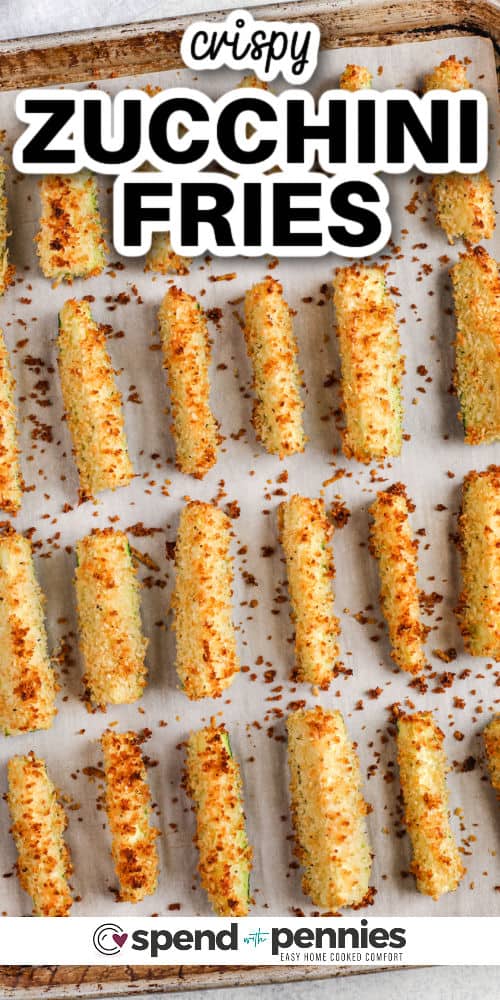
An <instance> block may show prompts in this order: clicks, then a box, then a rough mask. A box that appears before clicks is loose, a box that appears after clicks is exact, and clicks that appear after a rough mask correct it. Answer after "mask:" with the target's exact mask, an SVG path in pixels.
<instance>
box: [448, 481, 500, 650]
mask: <svg viewBox="0 0 500 1000" xmlns="http://www.w3.org/2000/svg"><path fill="white" fill-rule="evenodd" d="M458 523H459V532H460V549H461V556H462V593H461V595H460V599H459V604H458V620H459V624H460V628H461V631H462V635H463V639H464V645H465V648H466V650H467V652H468V653H470V654H471V655H472V656H490V657H491V658H492V659H494V660H496V661H497V662H498V661H500V466H498V465H492V466H490V467H489V468H488V469H487V470H486V471H485V472H469V473H468V475H467V476H466V477H465V479H464V486H463V494H462V510H461V513H460V516H459V522H458Z"/></svg>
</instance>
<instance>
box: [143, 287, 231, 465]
mask: <svg viewBox="0 0 500 1000" xmlns="http://www.w3.org/2000/svg"><path fill="white" fill-rule="evenodd" d="M158 320H159V325H160V338H161V345H162V348H163V357H164V366H165V369H166V372H167V378H168V385H169V388H170V398H171V403H172V416H173V425H172V430H173V433H174V437H175V442H176V455H177V467H178V468H179V469H180V471H181V472H184V473H186V474H187V475H192V476H195V477H196V479H203V476H205V475H206V473H207V472H208V470H209V469H211V468H212V466H213V465H215V463H216V461H217V445H218V431H217V422H216V420H215V417H214V415H213V413H212V411H211V409H210V379H209V366H210V345H209V341H208V330H207V321H206V319H205V315H204V313H203V310H202V309H201V306H200V304H199V303H198V302H197V301H196V299H195V297H194V296H193V295H188V293H187V292H183V291H182V290H181V289H180V288H175V286H174V287H172V288H169V290H168V292H167V294H166V295H165V297H164V299H163V302H162V304H161V307H160V311H159V314H158Z"/></svg>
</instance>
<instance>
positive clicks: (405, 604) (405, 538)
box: [370, 483, 426, 674]
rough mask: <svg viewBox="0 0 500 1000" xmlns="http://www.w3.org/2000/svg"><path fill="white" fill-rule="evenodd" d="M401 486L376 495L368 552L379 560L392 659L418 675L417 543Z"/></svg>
mask: <svg viewBox="0 0 500 1000" xmlns="http://www.w3.org/2000/svg"><path fill="white" fill-rule="evenodd" d="M413 509H414V508H413V504H411V503H410V501H409V500H408V497H407V495H406V489H405V487H404V486H403V483H394V485H393V486H390V487H389V489H387V490H383V491H382V492H381V493H378V495H377V498H376V500H375V501H374V502H373V503H372V505H371V515H372V519H373V520H372V524H371V531H370V543H371V551H372V554H373V555H374V556H375V558H376V559H377V560H378V566H379V576H380V602H381V605H382V611H383V613H384V617H385V620H386V622H387V626H388V629H389V637H390V640H391V646H392V649H391V655H392V658H393V660H394V662H395V663H397V665H398V667H400V668H401V670H407V671H408V672H409V673H410V674H418V673H419V671H420V670H422V668H423V667H424V666H425V655H424V649H423V641H424V639H425V635H426V630H425V628H424V626H423V625H422V623H421V620H420V604H419V596H420V592H419V587H418V583H417V553H418V543H417V541H416V539H414V538H413V533H412V530H411V526H410V520H409V514H410V512H411V511H412V510H413Z"/></svg>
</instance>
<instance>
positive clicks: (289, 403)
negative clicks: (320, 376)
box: [244, 277, 307, 458]
mask: <svg viewBox="0 0 500 1000" xmlns="http://www.w3.org/2000/svg"><path fill="white" fill-rule="evenodd" d="M244 332H245V340H246V345H247V352H248V356H249V358H250V361H251V364H252V368H253V386H254V392H255V397H256V399H255V403H254V410H253V418H252V420H253V425H254V428H255V433H256V435H257V438H258V439H259V441H260V442H261V443H262V444H263V445H264V448H265V449H266V451H268V452H270V453H271V454H273V455H279V457H280V458H284V457H285V455H293V454H295V453H296V452H301V451H304V447H305V443H306V440H307V438H306V436H305V434H304V429H303V426H302V411H303V409H304V404H303V402H302V399H301V396H300V386H301V384H302V382H301V374H300V371H299V368H298V365H297V344H296V342H295V337H294V334H293V329H292V318H291V315H290V309H289V307H288V305H287V303H286V302H285V300H284V298H283V288H282V286H281V285H280V283H279V281H275V280H274V278H270V277H266V278H264V280H263V281H260V282H259V283H258V284H257V285H254V286H253V288H251V289H250V290H249V291H248V292H247V293H246V296H245V331H244Z"/></svg>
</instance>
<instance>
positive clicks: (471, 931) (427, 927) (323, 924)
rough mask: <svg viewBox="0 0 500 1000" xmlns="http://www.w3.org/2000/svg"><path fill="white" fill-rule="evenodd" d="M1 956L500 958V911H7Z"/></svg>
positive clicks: (16, 961) (401, 961)
mask: <svg viewBox="0 0 500 1000" xmlns="http://www.w3.org/2000/svg"><path fill="white" fill-rule="evenodd" d="M0 927H1V931H2V933H1V937H0V965H342V966H346V965H347V966H357V967H359V966H365V967H366V966H378V965H385V966H390V965H395V966H398V965H500V917H408V918H405V917H376V918H373V919H370V918H368V917H354V918H351V917H340V918H335V917H325V918H315V919H307V918H305V917H304V918H302V917H293V918H287V917H255V918H253V917H245V918H239V919H234V920H230V919H225V918H219V917H184V918H182V917H164V918H162V917H139V916H138V917H121V918H120V920H119V922H118V921H117V920H116V919H115V918H114V917H112V918H111V917H110V918H109V919H106V918H103V917H95V918H94V917H69V918H64V917H4V918H3V920H2V921H1V924H0Z"/></svg>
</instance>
